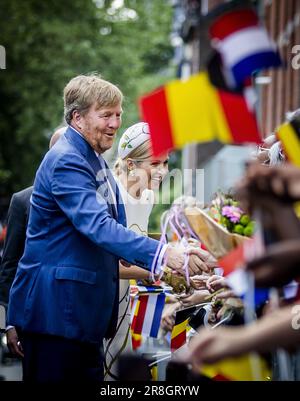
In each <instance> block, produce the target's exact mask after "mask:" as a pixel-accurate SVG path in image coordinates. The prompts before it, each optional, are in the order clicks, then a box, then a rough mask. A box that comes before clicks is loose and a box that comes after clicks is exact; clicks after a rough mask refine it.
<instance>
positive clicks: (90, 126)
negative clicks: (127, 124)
mask: <svg viewBox="0 0 300 401" xmlns="http://www.w3.org/2000/svg"><path fill="white" fill-rule="evenodd" d="M121 115H122V106H121V104H119V105H117V106H114V107H105V108H100V109H99V108H98V107H97V105H96V104H94V105H93V106H91V108H90V109H89V111H88V112H87V113H86V114H85V115H84V116H80V128H81V131H82V133H83V135H84V137H85V138H86V140H87V141H88V142H89V144H90V145H91V146H92V147H93V149H94V150H95V151H96V152H98V153H103V152H105V151H106V150H108V149H110V148H111V147H112V145H113V142H114V139H115V136H116V132H117V130H118V128H120V125H121V122H122V118H121Z"/></svg>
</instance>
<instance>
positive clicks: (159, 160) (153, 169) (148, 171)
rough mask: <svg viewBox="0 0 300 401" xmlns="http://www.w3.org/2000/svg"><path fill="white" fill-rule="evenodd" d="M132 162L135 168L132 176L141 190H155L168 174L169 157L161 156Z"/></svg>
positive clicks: (166, 155)
mask: <svg viewBox="0 0 300 401" xmlns="http://www.w3.org/2000/svg"><path fill="white" fill-rule="evenodd" d="M133 161H134V162H135V166H136V168H135V169H134V175H135V177H136V178H137V179H138V181H139V183H140V186H141V189H146V188H148V189H152V190H157V189H158V188H159V186H160V184H161V183H162V181H163V179H164V178H165V176H166V175H167V174H168V171H169V168H168V162H169V155H168V154H163V155H161V156H159V157H155V158H153V159H149V160H145V161H136V160H133Z"/></svg>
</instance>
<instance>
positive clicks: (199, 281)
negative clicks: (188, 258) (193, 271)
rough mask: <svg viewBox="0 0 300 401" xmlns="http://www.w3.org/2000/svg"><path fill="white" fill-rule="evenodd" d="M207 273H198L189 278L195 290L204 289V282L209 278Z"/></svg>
mask: <svg viewBox="0 0 300 401" xmlns="http://www.w3.org/2000/svg"><path fill="white" fill-rule="evenodd" d="M209 277H210V276H209V275H208V274H200V275H196V276H193V277H191V278H190V281H191V283H192V284H191V285H192V287H193V288H194V289H195V290H205V289H206V282H207V280H208V279H209Z"/></svg>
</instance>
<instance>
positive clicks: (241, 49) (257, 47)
mask: <svg viewBox="0 0 300 401" xmlns="http://www.w3.org/2000/svg"><path fill="white" fill-rule="evenodd" d="M210 37H211V39H212V46H213V47H214V48H215V49H216V50H217V51H218V52H219V53H220V55H221V57H222V62H223V66H224V68H225V75H226V78H227V80H228V84H229V85H230V86H231V87H240V86H243V85H244V83H245V80H246V79H247V78H249V77H251V75H252V74H253V73H254V72H256V71H258V70H262V69H265V68H269V67H278V66H280V65H281V60H280V56H279V54H278V52H277V50H276V46H275V43H274V42H273V41H272V40H271V38H270V37H269V35H268V33H267V31H266V29H265V28H264V27H263V26H262V25H261V24H260V21H259V19H258V16H257V15H256V13H255V12H254V11H253V10H252V9H238V10H234V11H229V12H226V13H225V14H223V15H221V16H220V17H218V18H217V19H216V20H215V21H214V22H213V24H212V25H211V26H210Z"/></svg>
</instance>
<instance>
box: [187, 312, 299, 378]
mask: <svg viewBox="0 0 300 401" xmlns="http://www.w3.org/2000/svg"><path fill="white" fill-rule="evenodd" d="M295 306H298V305H291V306H288V307H284V308H280V309H279V310H276V311H275V312H273V313H270V314H269V315H266V316H264V317H262V318H261V319H259V320H258V321H255V322H254V323H251V324H250V325H247V326H238V327H218V328H216V329H215V330H208V329H201V330H200V331H199V335H197V336H195V337H193V338H192V340H191V342H190V343H189V347H188V350H187V351H186V352H185V353H182V354H181V360H182V361H183V362H186V363H191V364H192V365H193V367H194V369H196V370H197V371H199V366H200V365H201V364H203V363H215V362H217V361H219V360H221V359H223V358H227V357H235V356H238V355H241V354H243V353H247V352H250V351H256V352H268V351H272V350H274V349H276V348H289V347H291V346H293V345H297V344H299V340H300V331H299V330H295V327H294V326H293V321H295V323H297V322H298V321H299V319H297V315H296V313H297V311H296V310H294V308H295Z"/></svg>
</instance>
